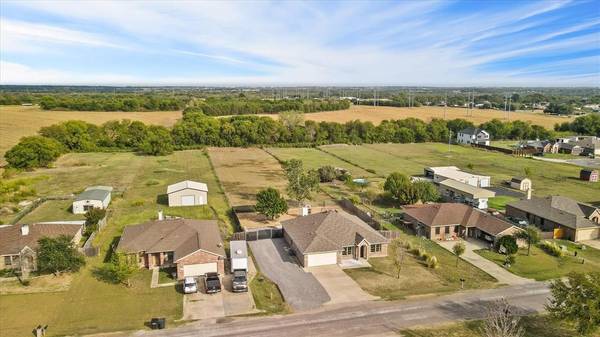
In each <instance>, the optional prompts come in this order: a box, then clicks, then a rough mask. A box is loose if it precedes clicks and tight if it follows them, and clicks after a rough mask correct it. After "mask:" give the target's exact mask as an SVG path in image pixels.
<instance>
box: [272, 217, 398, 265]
mask: <svg viewBox="0 0 600 337" xmlns="http://www.w3.org/2000/svg"><path fill="white" fill-rule="evenodd" d="M281 225H282V226H283V236H284V238H285V240H286V241H287V243H288V244H289V245H290V247H291V248H292V249H293V251H294V252H295V253H296V256H297V257H298V260H299V261H300V264H301V265H302V266H304V267H315V266H322V265H333V264H339V263H341V262H342V260H345V259H355V260H361V259H364V260H366V259H369V258H372V257H382V256H387V247H388V243H389V240H388V239H386V238H385V237H384V236H382V235H381V234H380V233H379V232H378V231H376V230H375V229H373V228H372V227H371V226H369V225H368V224H367V223H366V222H364V221H362V220H361V219H359V218H358V217H356V216H353V215H350V214H348V213H346V212H343V211H329V212H322V213H315V214H311V215H307V216H301V217H298V218H295V219H291V220H286V221H282V222H281Z"/></svg>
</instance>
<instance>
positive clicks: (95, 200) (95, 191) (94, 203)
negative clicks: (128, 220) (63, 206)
mask: <svg viewBox="0 0 600 337" xmlns="http://www.w3.org/2000/svg"><path fill="white" fill-rule="evenodd" d="M112 190H113V188H112V187H110V186H90V187H88V188H86V189H85V191H83V192H82V193H81V194H79V195H78V196H77V197H75V201H73V207H72V210H73V214H85V213H86V212H87V211H89V210H90V209H92V208H101V209H106V208H107V207H108V204H110V194H111V192H112Z"/></svg>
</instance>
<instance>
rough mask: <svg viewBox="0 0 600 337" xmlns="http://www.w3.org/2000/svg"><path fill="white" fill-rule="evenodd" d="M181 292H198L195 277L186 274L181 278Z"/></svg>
mask: <svg viewBox="0 0 600 337" xmlns="http://www.w3.org/2000/svg"><path fill="white" fill-rule="evenodd" d="M183 292H184V293H185V294H193V293H195V292H198V283H197V282H196V279H195V278H193V277H189V276H188V277H186V278H185V279H183Z"/></svg>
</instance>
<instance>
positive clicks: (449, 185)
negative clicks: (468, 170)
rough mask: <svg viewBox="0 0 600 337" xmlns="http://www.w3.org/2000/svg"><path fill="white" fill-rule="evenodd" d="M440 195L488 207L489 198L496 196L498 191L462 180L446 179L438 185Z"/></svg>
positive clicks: (472, 204) (481, 207)
mask: <svg viewBox="0 0 600 337" xmlns="http://www.w3.org/2000/svg"><path fill="white" fill-rule="evenodd" d="M438 189H439V191H440V195H441V196H442V197H443V198H444V199H446V200H448V201H455V202H462V203H465V204H468V205H471V206H473V207H477V208H479V209H486V208H488V199H489V198H493V197H494V196H496V192H494V191H489V190H486V189H483V188H479V187H475V186H472V185H469V184H465V183H462V182H460V181H456V180H452V179H446V180H444V181H441V182H440V183H439V185H438Z"/></svg>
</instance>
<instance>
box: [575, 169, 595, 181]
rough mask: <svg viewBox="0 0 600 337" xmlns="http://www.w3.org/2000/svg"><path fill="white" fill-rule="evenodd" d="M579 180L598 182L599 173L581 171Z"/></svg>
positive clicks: (586, 170)
mask: <svg viewBox="0 0 600 337" xmlns="http://www.w3.org/2000/svg"><path fill="white" fill-rule="evenodd" d="M579 179H581V180H585V181H591V182H597V181H598V171H597V170H589V169H583V170H581V171H579Z"/></svg>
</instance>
